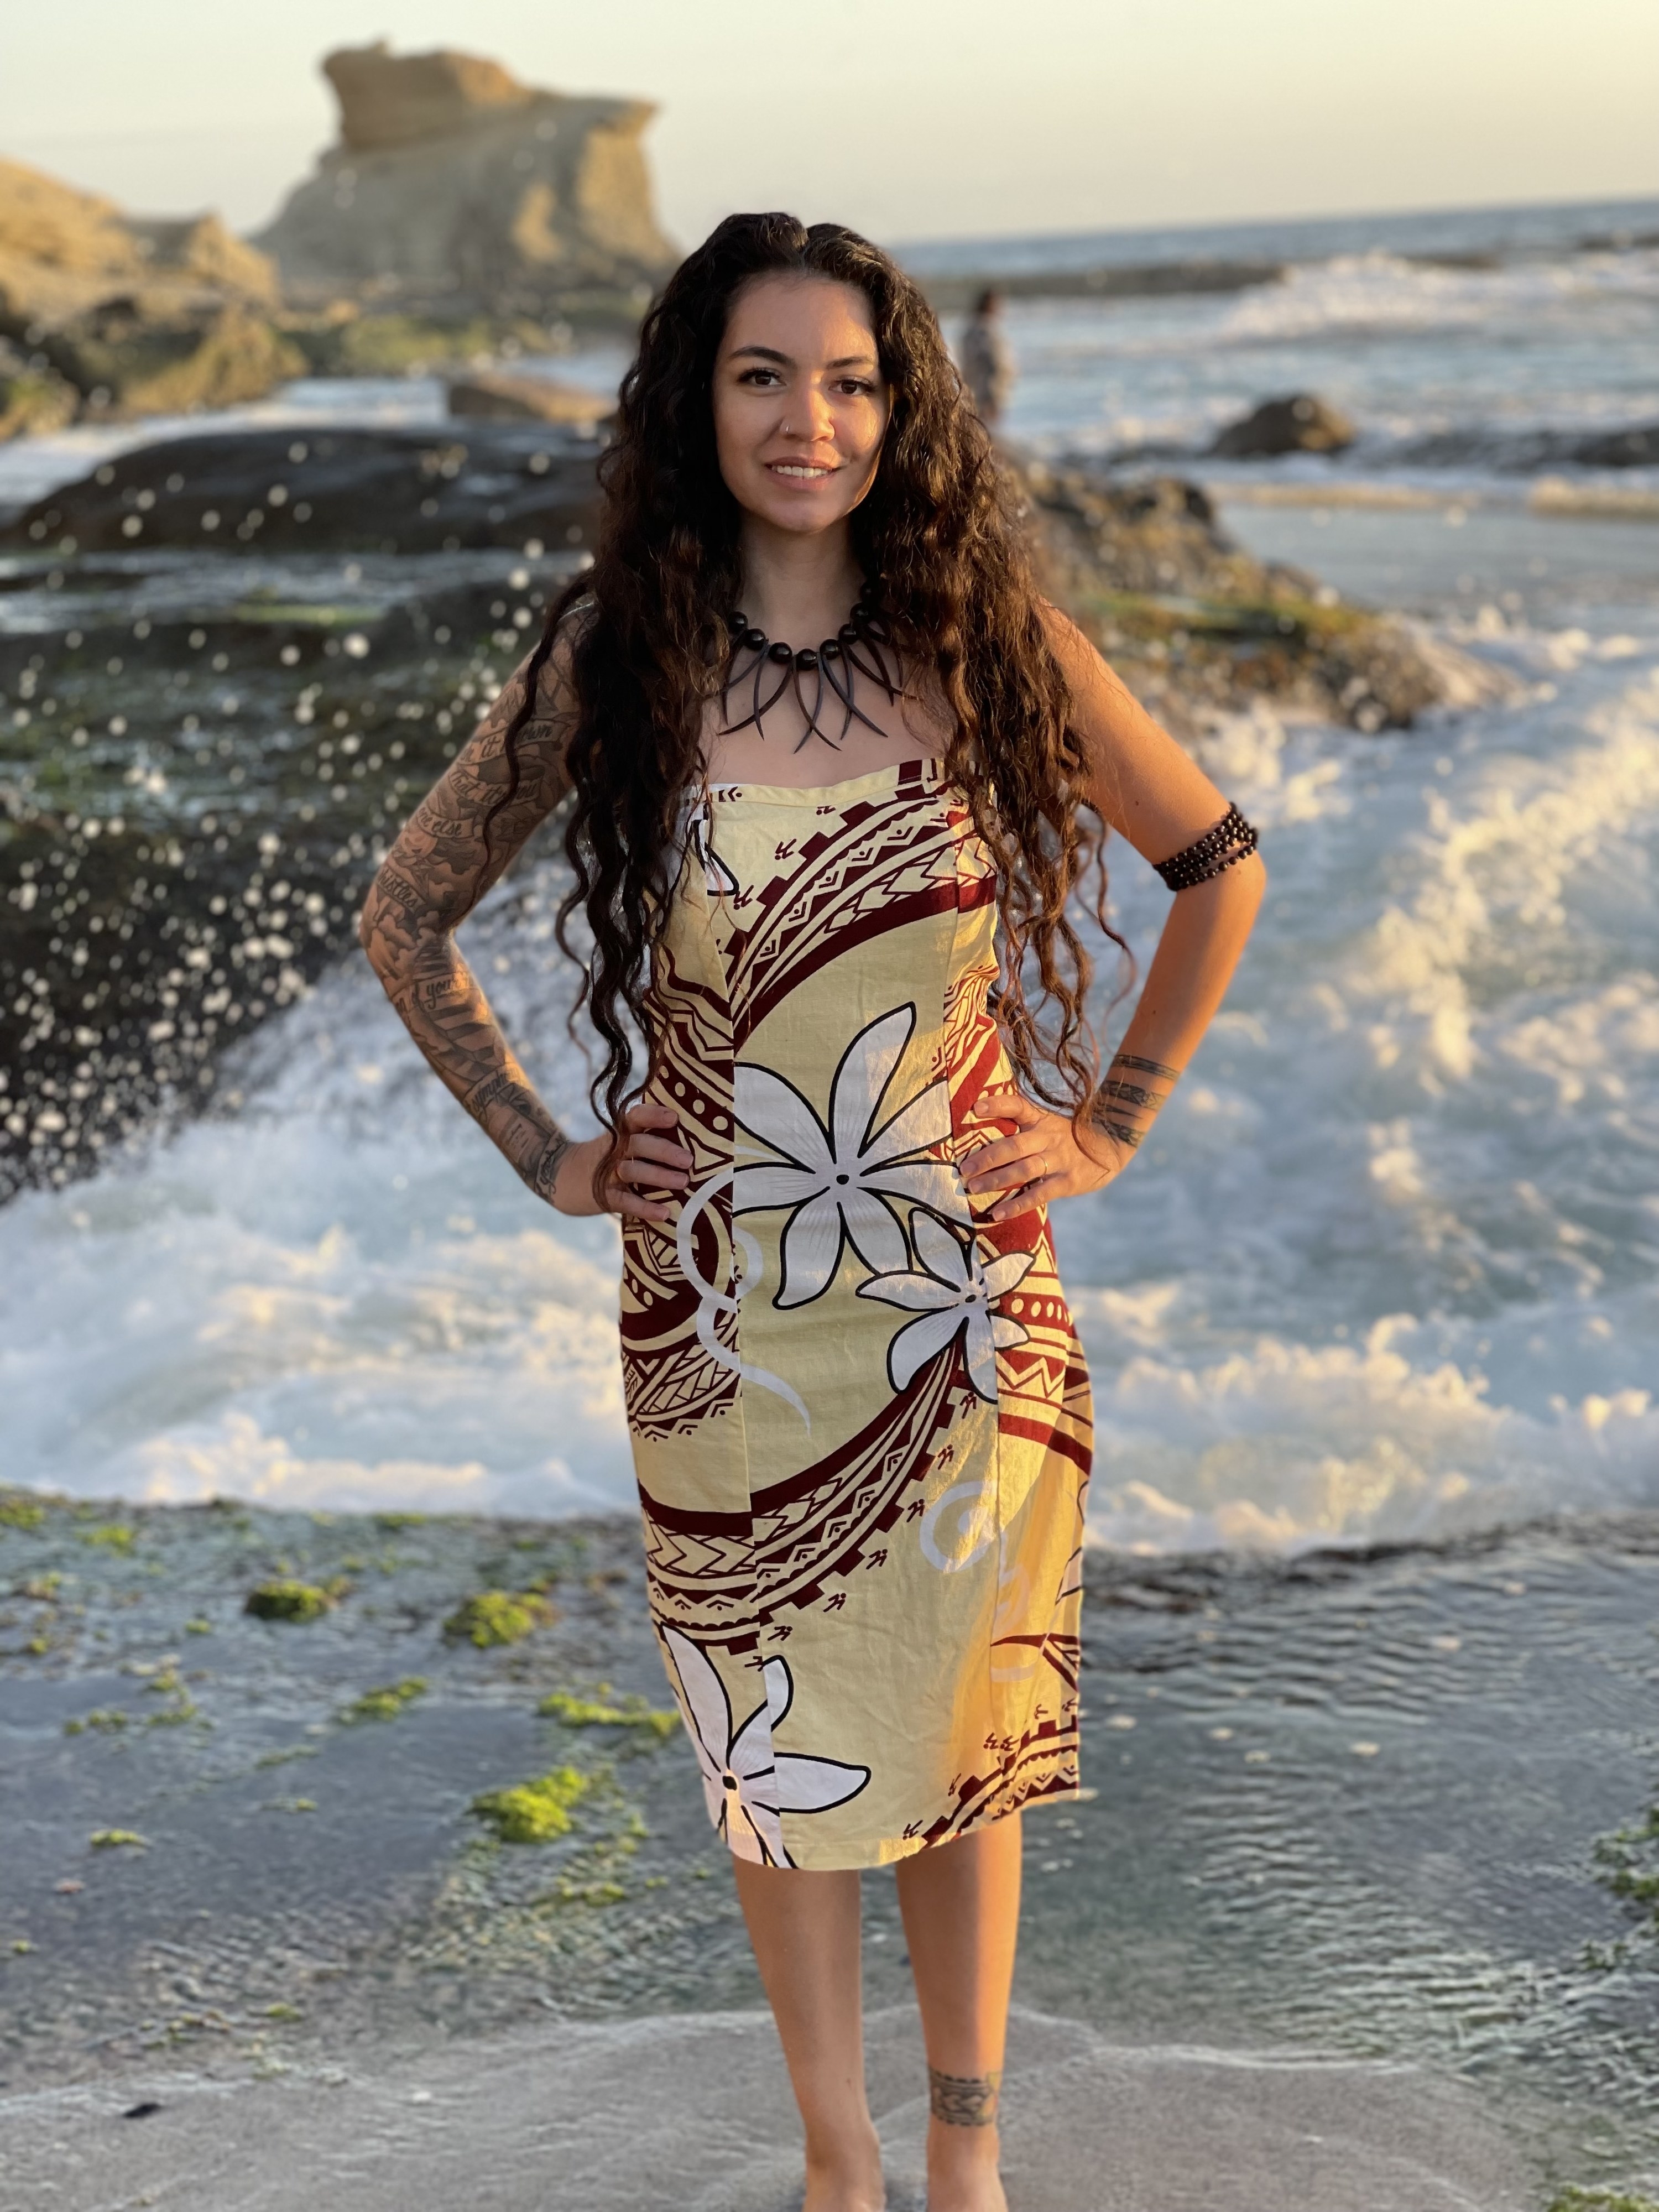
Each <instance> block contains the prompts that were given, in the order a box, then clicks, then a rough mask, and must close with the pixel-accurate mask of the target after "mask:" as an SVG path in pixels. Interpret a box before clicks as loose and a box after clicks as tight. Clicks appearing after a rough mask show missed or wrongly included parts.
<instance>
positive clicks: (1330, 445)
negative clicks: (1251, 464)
mask: <svg viewBox="0 0 1659 2212" xmlns="http://www.w3.org/2000/svg"><path fill="white" fill-rule="evenodd" d="M1356 435H1357V433H1356V432H1355V429H1354V426H1353V424H1352V422H1350V421H1349V420H1348V418H1347V416H1346V415H1345V414H1343V413H1342V411H1341V410H1340V408H1336V407H1333V406H1332V405H1331V404H1330V402H1329V401H1328V400H1326V399H1321V398H1318V397H1317V396H1316V394H1315V393H1313V392H1292V393H1291V395H1290V397H1289V398H1284V399H1264V400H1263V401H1262V403H1261V405H1260V406H1259V407H1255V408H1253V409H1252V410H1250V412H1249V414H1248V415H1247V416H1244V417H1243V420H1242V421H1241V422H1230V423H1229V424H1228V425H1227V427H1226V428H1225V429H1224V430H1222V431H1221V432H1220V433H1219V434H1218V435H1217V437H1216V438H1215V440H1214V441H1213V443H1212V445H1211V447H1210V451H1211V453H1212V454H1214V455H1215V457H1216V459H1218V460H1265V459H1272V458H1273V457H1274V456H1275V455H1277V454H1279V453H1342V452H1344V451H1345V450H1346V448H1347V447H1349V446H1351V445H1352V443H1353V441H1354V438H1355V436H1356Z"/></svg>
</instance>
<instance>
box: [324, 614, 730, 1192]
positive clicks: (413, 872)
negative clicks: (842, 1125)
mask: <svg viewBox="0 0 1659 2212" xmlns="http://www.w3.org/2000/svg"><path fill="white" fill-rule="evenodd" d="M567 670H568V651H567V649H566V648H565V647H563V646H562V645H560V646H556V647H555V648H554V652H553V654H552V657H551V659H550V660H549V662H548V664H547V665H546V667H545V668H544V670H543V671H542V676H541V680H540V684H539V687H538V695H537V699H536V704H535V708H534V710H533V712H532V714H531V716H530V719H529V720H528V721H526V723H525V725H524V726H523V728H522V729H521V730H520V732H519V739H518V758H519V785H518V789H517V791H516V792H515V793H514V794H513V798H512V799H510V800H509V801H508V802H507V804H506V805H503V806H502V807H501V810H500V811H499V812H498V813H496V814H495V817H494V819H493V820H491V821H490V822H489V846H488V848H486V846H485V842H484V823H485V821H486V819H488V818H489V816H490V812H491V810H492V808H493V807H494V806H495V803H496V801H497V800H498V799H500V798H501V795H502V793H504V792H505V791H506V790H507V786H508V783H509V781H510V776H509V772H508V768H507V754H506V732H507V726H508V724H509V723H510V722H511V721H512V720H513V715H514V714H516V713H517V712H518V710H519V708H520V706H521V704H522V703H523V701H524V696H525V684H526V667H524V666H520V669H519V670H518V671H516V673H515V674H514V675H513V678H511V680H510V681H509V682H508V683H507V684H506V685H505V686H504V687H503V688H502V690H501V696H500V697H499V698H498V699H497V700H496V701H495V704H494V706H493V707H492V708H491V709H490V711H489V714H486V715H485V717H484V719H483V721H482V722H480V724H479V725H478V727H477V730H475V731H474V732H473V734H472V736H471V738H470V739H469V740H468V742H467V743H466V744H465V745H464V746H463V747H462V749H461V751H460V754H459V757H457V758H456V760H455V761H454V762H453V763H452V764H451V765H450V767H448V768H447V769H445V771H444V773H443V775H441V776H440V777H439V779H438V781H437V782H436V784H435V786H434V787H433V788H432V790H431V791H430V792H429V793H428V795H427V797H426V798H425V799H422V802H421V804H420V805H419V806H417V807H416V810H415V811H414V813H413V814H412V815H411V816H410V818H409V820H408V821H407V822H406V823H404V827H403V829H402V831H401V833H400V834H399V836H398V842H396V844H395V845H393V847H392V850H391V852H390V853H389V854H387V856H386V864H385V866H383V867H382V868H381V870H380V873H379V875H377V876H376V877H375V878H374V884H373V886H372V887H371V889H370V890H369V894H368V900H367V902H366V903H365V904H364V907H363V911H362V921H361V923H360V925H359V929H358V934H359V936H360V937H361V939H362V946H363V950H364V951H365V952H366V953H367V954H368V958H369V963H370V965H371V966H372V967H373V968H374V972H375V974H376V975H378V976H379V977H380V981H381V982H382V984H383V985H384V986H385V987H386V995H387V997H388V998H390V1000H392V1005H393V1006H396V1008H397V1009H398V1013H399V1014H400V1015H401V1016H402V1017H403V1019H404V1024H405V1025H406V1026H407V1028H408V1030H409V1033H410V1036H412V1037H413V1038H414V1040H415V1042H416V1044H417V1045H418V1046H419V1047H420V1048H421V1050H422V1053H424V1054H425V1055H426V1058H427V1060H428V1061H429V1063H430V1064H431V1066H432V1067H433V1069H434V1071H435V1073H436V1074H437V1075H438V1076H439V1078H440V1079H441V1081H442V1082H443V1083H444V1084H445V1085H447V1087H448V1089H449V1090H451V1091H453V1093H454V1095H455V1096H456V1097H457V1098H459V1100H460V1102H461V1103H462V1105H463V1106H465V1109H466V1110H467V1112H468V1113H469V1114H471V1116H472V1118H473V1120H474V1121H477V1123H478V1125H479V1127H481V1128H482V1129H483V1131H484V1133H485V1134H486V1135H487V1136H488V1137H489V1138H490V1139H491V1140H492V1141H493V1142H494V1143H495V1145H496V1146H498V1147H499V1148H500V1150H501V1152H503V1153H504V1154H505V1155H506V1157H507V1159H508V1160H509V1161H510V1162H511V1163H512V1164H513V1168H514V1169H516V1170H517V1171H518V1173H519V1175H520V1176H522V1178H523V1179H524V1182H526V1185H527V1186H528V1187H529V1188H530V1189H532V1191H534V1192H535V1194H536V1195H537V1196H538V1198H542V1199H545V1200H547V1201H548V1203H549V1204H550V1205H552V1206H557V1207H558V1209H559V1211H560V1212H563V1213H595V1212H599V1210H600V1204H601V1201H600V1198H599V1194H597V1193H596V1190H595V1181H596V1178H597V1176H598V1174H599V1169H600V1167H601V1165H602V1164H603V1163H604V1162H605V1160H606V1159H607V1158H608V1157H609V1155H610V1152H611V1143H610V1139H608V1138H605V1137H596V1138H592V1139H589V1140H588V1141H587V1142H586V1143H584V1144H577V1143H574V1142H573V1141H572V1139H570V1138H569V1137H568V1136H567V1135H566V1134H565V1133H564V1131H563V1130H562V1129H561V1128H560V1127H559V1125H558V1123H557V1122H556V1121H555V1120H554V1119H553V1116H552V1115H550V1113H549V1112H548V1110H547V1109H546V1107H545V1106H544V1104H543V1103H542V1102H541V1100H540V1099H539V1098H538V1097H537V1095H536V1092H535V1090H534V1089H533V1087H532V1085H531V1083H530V1081H529V1079H528V1078H527V1077H526V1074H525V1073H524V1070H523V1069H522V1068H521V1067H520V1065H519V1063H518V1061H517V1060H516V1059H515V1058H514V1057H513V1051H512V1048H511V1047H510V1046H509V1045H508V1043H507V1039H506V1038H505V1037H504V1036H502V1034H501V1030H500V1028H499V1026H498V1025H497V1024H496V1020H495V1015H494V1014H493V1013H492V1012H490V1009H489V1000H487V999H486V998H485V997H484V994H483V991H482V990H481V989H480V988H479V987H478V984H477V980H476V978H475V977H474V976H473V975H472V972H471V969H469V968H468V966H467V964H466V963H465V960H463V959H462V957H461V955H460V952H459V950H458V948H457V946H456V944H455V939H454V933H455V931H456V929H457V928H459V926H460V924H461V923H462V922H463V921H465V918H466V916H467V915H469V914H470V913H471V911H472V909H473V908H474V907H475V906H477V903H478V901H479V900H480V899H481V898H482V897H483V895H484V893H485V892H486V891H487V890H489V887H490V885H491V884H493V883H495V880H496V879H497V878H498V877H500V876H501V873H502V872H503V870H504V869H505V868H506V867H507V864H508V862H509V861H510V860H512V859H513V857H514V855H515V854H517V853H519V852H520V850H521V849H522V848H523V846H524V844H525V842H526V840H527V839H528V837H529V836H530V835H531V833H532V830H534V829H536V828H537V827H538V825H539V824H540V823H542V822H544V820H545V819H546V818H547V817H548V816H549V815H550V813H551V812H552V811H553V810H554V808H555V807H556V805H558V804H559V801H560V800H561V799H562V798H563V796H564V794H565V791H566V788H567V782H566V776H565V769H564V750H565V744H566V742H567V740H568V737H569V734H570V730H571V726H572V721H573V717H574V702H573V700H572V698H571V696H570V692H569V690H568V678H567V673H566V671H567ZM674 1118H675V1117H674V1116H673V1115H671V1114H669V1113H668V1112H667V1111H666V1109H661V1108H657V1107H635V1108H633V1109H630V1110H629V1115H628V1117H627V1119H628V1132H627V1155H626V1156H623V1157H622V1158H618V1159H617V1162H616V1163H615V1164H614V1166H613V1168H612V1169H611V1172H610V1174H609V1176H608V1178H607V1181H606V1183H605V1192H604V1203H605V1207H606V1209H607V1210H609V1211H613V1212H625V1213H634V1214H637V1215H640V1216H641V1217H642V1218H645V1219H647V1220H663V1219H665V1218H667V1212H668V1209H667V1207H666V1206H665V1205H663V1204H661V1203H659V1202H653V1201H652V1200H647V1199H645V1198H643V1197H641V1195H640V1194H639V1193H638V1192H637V1191H635V1190H634V1189H631V1188H625V1187H624V1186H625V1184H629V1183H635V1182H652V1183H655V1184H658V1185H662V1184H668V1185H670V1186H671V1187H678V1186H683V1185H684V1181H685V1177H684V1175H683V1174H681V1173H680V1172H679V1171H678V1170H679V1168H680V1165H681V1164H682V1163H683V1164H684V1167H686V1168H690V1164H691V1162H690V1155H689V1154H686V1153H684V1152H680V1151H679V1150H678V1147H676V1146H673V1145H672V1144H671V1143H670V1142H668V1141H667V1140H666V1139H665V1138H664V1137H660V1136H656V1135H653V1134H651V1133H650V1132H652V1131H653V1130H656V1129H658V1128H659V1127H663V1128H665V1127H668V1126H669V1125H670V1124H671V1122H672V1121H673V1120H674Z"/></svg>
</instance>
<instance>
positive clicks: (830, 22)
mask: <svg viewBox="0 0 1659 2212" xmlns="http://www.w3.org/2000/svg"><path fill="white" fill-rule="evenodd" d="M377 38H386V39H389V40H391V41H392V46H394V48H395V49H396V50H398V51H399V52H410V51H421V50H423V49H426V48H428V47H431V46H461V47H464V48H465V49H466V50H468V51H470V52H475V53H483V54H488V55H489V56H491V57H492V58H495V59H496V60H498V61H501V62H502V63H504V64H507V67H508V68H510V69H512V70H513V71H514V72H515V73H516V74H517V75H519V76H521V77H523V78H524V79H525V80H526V81H527V82H532V83H537V84H544V85H548V86H551V87H553V88H556V89H559V90H562V91H572V92H577V91H580V92H613V93H627V94H635V95H636V96H638V97H641V98H644V99H647V100H654V101H656V102H657V103H658V104H659V108H660V111H661V112H660V113H659V116H658V118H657V119H656V121H655V122H654V123H653V125H652V127H651V131H650V132H649V134H648V136H647V149H648V151H649V155H650V158H651V161H652V166H653V173H654V175H655V178H656V180H657V187H658V193H659V206H660V210H661V214H662V217H663V220H664V222H665V227H666V228H667V229H668V230H669V232H670V233H671V234H672V235H673V236H675V237H676V238H678V240H680V241H681V242H682V243H683V244H687V245H690V244H691V243H693V242H695V241H696V240H697V239H698V238H700V237H702V235H703V234H705V233H706V232H707V230H708V228H710V226H711V225H712V224H713V223H714V222H715V221H716V220H718V218H719V217H720V216H721V215H723V214H725V213H726V212H727V211H728V210H731V209H732V208H736V207H750V208H754V207H761V206H766V207H787V208H791V209H793V210H794V211H795V212H796V213H798V214H799V215H801V216H805V218H806V219H807V220H808V221H816V220H819V219H823V218H833V219H836V220H838V221H841V222H849V223H852V224H854V225H855V226H856V227H857V228H860V229H863V230H866V231H867V232H869V233H870V234H872V235H874V236H875V237H878V238H881V239H885V240H890V241H895V242H899V241H904V240H918V239H922V238H932V237H950V236H984V235H988V234H997V233H1016V234H1017V233H1021V232H1028V233H1029V232H1032V231H1038V232H1041V231H1065V230H1094V229H1106V228H1135V227H1139V226H1141V225H1145V224H1154V223H1179V222H1206V223H1207V222H1226V221H1230V220H1238V221H1244V220H1249V219H1252V218H1257V217H1265V216H1293V215H1317V214H1339V213H1359V212H1364V211H1368V210H1395V209H1406V208H1418V207H1442V206H1465V205H1476V204H1488V203H1494V202H1504V201H1543V200H1565V199H1577V198H1583V199H1592V198H1603V197H1605V198H1614V197H1638V196H1642V195H1646V194H1650V193H1655V192H1659V5H1656V0H1571V5H1570V6H1569V5H1567V4H1565V0H1250V4H1249V5H1248V6H1246V5H1243V4H1241V0H1157V4H1156V5H1149V4H1147V0H1135V4H1133V5H1130V4H1127V0H1020V4H1018V5H1011V4H1010V0H833V4H832V5H830V6H828V7H820V8H817V9H811V8H801V7H799V6H796V7H788V6H784V5H779V4H776V0H772V4H767V0H609V4H607V5H605V6H602V7H600V6H592V5H589V6H586V7H580V8H578V7H574V6H571V5H569V4H568V0H466V4H465V6H462V5H459V4H458V0H447V4H440V0H281V4H280V5H277V6H262V7H258V8H252V7H232V6H228V5H227V4H226V0H146V4H144V5H143V6H142V7H139V6H135V5H134V4H133V0H54V4H53V5H52V6H51V7H42V6H25V5H23V4H22V0H4V4H3V5H0V155H6V156H9V157H10V158H11V159H13V160H17V161H27V162H29V163H31V164H32V165H33V166H34V167H39V168H43V169H46V170H48V171H50V172H51V173H53V174H54V175H57V176H58V177H61V178H63V179H64V180H65V181H67V182H70V183H73V184H76V185H82V186H83V187H85V188H88V189H90V190H94V191H103V192H106V193H107V194H109V195H110V196H111V197H112V198H115V199H117V200H118V201H119V202H120V203H122V204H124V205H125V206H127V207H129V208H131V209H132V210H135V211H137V212H141V213H149V214H173V213H179V214H182V213H185V212H186V211H193V210H197V209H200V208H204V207H215V208H217V209H218V210H219V211H220V212H221V213H222V214H223V215H224V216H226V218H227V219H228V221H229V222H231V223H232V224H234V226H235V227H236V228H239V229H252V228H256V227H257V226H258V224H259V223H261V222H264V221H265V220H267V219H268V218H269V217H270V216H271V215H273V214H274V213H275V211H276V208H277V206H278V204H280V202H281V200H282V198H283V194H284V193H285V192H286V191H287V190H288V189H289V186H290V185H293V184H295V183H296V182H297V181H298V180H299V179H300V178H301V176H302V175H303V174H304V173H306V171H307V169H308V168H309V167H310V165H311V163H312V161H313V159H314V158H315V155H317V153H318V152H319V150H320V149H321V148H322V147H323V146H325V144H327V143H329V142H330V140H331V138H332V137H333V135H334V104H333V100H332V95H331V93H330V91H329V88H328V87H327V85H326V84H325V82H324V81H323V79H322V78H321V77H320V76H319V74H318V67H317V64H318V63H319V60H320V58H321V57H322V56H323V54H325V52H329V51H330V50H331V49H332V48H333V47H335V46H356V45H366V44H368V43H369V42H371V41H372V40H375V39H377Z"/></svg>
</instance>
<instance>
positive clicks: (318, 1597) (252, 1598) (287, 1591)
mask: <svg viewBox="0 0 1659 2212" xmlns="http://www.w3.org/2000/svg"><path fill="white" fill-rule="evenodd" d="M334 1603H335V1600H334V1598H333V1596H332V1595H331V1593H330V1592H329V1591H328V1590H326V1589H323V1588H322V1587H321V1586H320V1585H319V1584H318V1583H302V1582H298V1581H296V1580H295V1578H294V1577H292V1576H290V1575H283V1576H279V1577H277V1578H276V1580H275V1581H273V1582H268V1583H260V1584H259V1586H258V1589H251V1590H250V1591H249V1592H248V1594H247V1602H246V1606H245V1607H243V1610H244V1612H246V1613H252V1614H253V1615H254V1616H255V1618H256V1619H258V1620H297V1621H306V1620H321V1619H322V1617H323V1615H324V1614H325V1613H327V1612H329V1611H330V1610H331V1608H332V1607H333V1605H334Z"/></svg>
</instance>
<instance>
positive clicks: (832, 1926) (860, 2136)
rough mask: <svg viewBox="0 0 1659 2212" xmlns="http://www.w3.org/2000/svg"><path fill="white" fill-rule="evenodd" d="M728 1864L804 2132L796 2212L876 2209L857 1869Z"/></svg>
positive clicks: (879, 2191)
mask: <svg viewBox="0 0 1659 2212" xmlns="http://www.w3.org/2000/svg"><path fill="white" fill-rule="evenodd" d="M732 1869H733V1871H734V1873H735V1874H736V1875H737V1882H738V1900H739V1902H740V1903H741V1904H742V1906H743V1915H744V1919H745V1920H746V1921H747V1922H748V1923H749V1940H750V1942H751V1943H752V1944H753V1945H754V1947H755V1960H756V1963H757V1965H758V1966H759V1967H760V1972H761V1979H762V1981H763V1983H764V1984H766V1994H767V1996H768V1997H769V1999H770V2000H771V2004H772V2016H773V2018H774V2019H775V2021H777V2024H778V2035H779V2039H780V2040H781V2042H782V2045H783V2055H784V2057H785V2059H786V2060H787V2062H788V2066H789V2079H790V2081H791V2083H792V2084H793V2088H794V2092H795V2102H796V2103H797V2104H798V2105H799V2106H800V2116H801V2119H802V2121H803V2122H804V2123H805V2129H806V2203H805V2207H804V2212H881V2208H882V2206H883V2204H884V2203H885V2202H886V2197H885V2191H884V2188H883V2185H882V2179H881V2147H880V2145H879V2143H878V2142H877V2140H876V2130H875V2124H874V2122H873V2121H872V2119H871V2118H870V2107H869V2105H868V2103H867V2102H866V2098H865V2092H864V2015H863V2006H862V2002H861V1990H860V1958H859V1878H858V1875H856V1873H853V1872H850V1871H849V1872H843V1873H837V1874H809V1873H806V1872H805V1871H804V1870H803V1869H795V1868H787V1867H763V1866H756V1865H753V1864H752V1863H750V1862H749V1861H748V1860H745V1859H733V1860H732Z"/></svg>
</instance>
